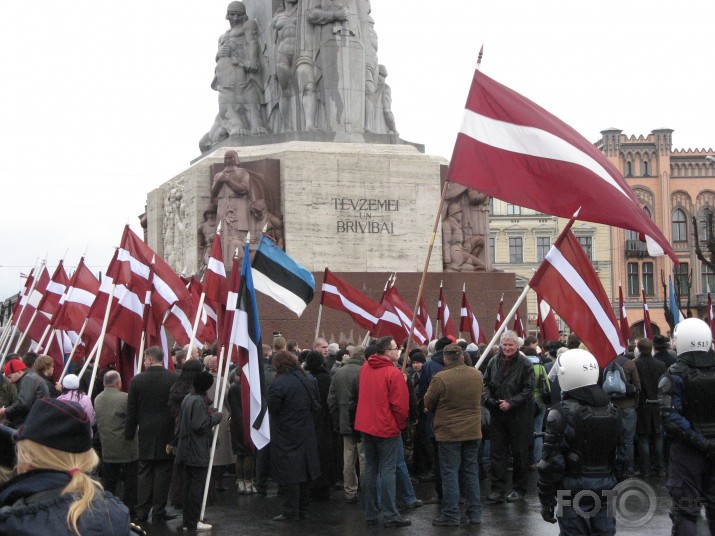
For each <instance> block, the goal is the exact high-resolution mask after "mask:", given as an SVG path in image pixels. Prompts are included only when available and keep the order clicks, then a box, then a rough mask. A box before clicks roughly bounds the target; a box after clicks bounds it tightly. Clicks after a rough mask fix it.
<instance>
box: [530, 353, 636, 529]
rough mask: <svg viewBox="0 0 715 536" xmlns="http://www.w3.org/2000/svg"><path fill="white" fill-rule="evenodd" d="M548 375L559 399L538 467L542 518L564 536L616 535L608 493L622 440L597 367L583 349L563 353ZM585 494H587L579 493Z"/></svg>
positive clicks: (619, 470) (620, 460) (620, 463)
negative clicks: (555, 383) (555, 382)
mask: <svg viewBox="0 0 715 536" xmlns="http://www.w3.org/2000/svg"><path fill="white" fill-rule="evenodd" d="M551 374H552V375H556V376H558V380H559V385H560V386H561V392H562V393H563V400H562V401H561V402H558V403H556V404H554V406H552V408H551V410H550V411H549V414H548V417H547V419H546V433H545V437H544V451H543V454H542V456H541V461H540V462H539V464H538V471H539V482H538V489H539V501H540V502H541V517H543V518H544V520H545V521H549V522H550V523H555V522H556V521H557V519H558V522H559V528H560V529H561V534H562V535H572V534H579V535H581V534H603V535H611V534H615V532H616V520H615V516H614V509H612V508H608V506H607V505H608V500H609V494H608V493H607V492H608V491H610V490H612V489H613V488H614V487H615V486H616V484H617V483H618V479H619V478H620V476H621V475H622V474H623V471H624V469H625V465H626V459H625V456H623V455H622V454H621V456H620V457H619V454H618V453H619V452H621V453H624V452H625V450H624V449H620V450H619V448H618V447H619V445H620V444H621V443H622V442H623V429H622V426H621V423H620V420H619V418H618V408H616V407H615V406H614V405H613V404H611V402H610V400H609V398H608V395H607V394H606V393H604V392H603V390H602V389H601V388H600V387H599V386H598V379H599V367H598V363H597V361H596V359H595V358H594V357H593V355H591V354H590V353H589V352H587V351H586V350H578V349H574V350H569V351H567V352H564V353H563V354H562V355H561V356H559V357H558V358H557V360H556V362H555V363H554V366H553V368H552V371H551ZM557 490H558V496H557ZM584 490H588V493H586V494H584V493H580V492H583V491H584ZM604 492H606V493H604ZM584 512H585V513H584Z"/></svg>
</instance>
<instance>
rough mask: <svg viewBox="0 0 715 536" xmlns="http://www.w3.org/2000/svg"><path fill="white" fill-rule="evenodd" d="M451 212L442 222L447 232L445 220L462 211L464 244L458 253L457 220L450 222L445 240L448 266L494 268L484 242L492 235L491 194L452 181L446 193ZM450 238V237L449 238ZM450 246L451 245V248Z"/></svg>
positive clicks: (445, 257) (471, 269)
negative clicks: (490, 227)
mask: <svg viewBox="0 0 715 536" xmlns="http://www.w3.org/2000/svg"><path fill="white" fill-rule="evenodd" d="M445 201H446V203H447V207H448V209H447V214H446V216H445V218H444V219H443V221H442V228H443V235H444V229H445V222H447V220H448V219H449V216H450V211H451V213H454V214H457V213H459V214H460V215H459V217H458V221H459V224H460V231H461V240H462V247H461V253H460V254H459V255H456V256H457V262H455V254H456V253H457V251H456V248H457V245H456V242H455V241H456V238H455V232H454V231H453V230H452V228H453V227H454V219H453V220H450V221H449V222H448V225H449V226H450V231H449V232H450V234H449V236H445V238H444V240H443V251H444V253H443V256H444V266H445V269H446V270H448V271H482V270H490V269H491V268H490V266H489V263H488V261H487V256H486V251H485V248H484V245H485V244H486V243H487V238H488V236H489V196H488V195H484V194H482V193H480V192H477V191H475V190H470V189H469V188H467V187H466V186H462V185H460V184H457V183H454V182H450V183H449V186H448V187H447V193H446V195H445ZM448 239H449V240H448ZM448 245H449V247H448Z"/></svg>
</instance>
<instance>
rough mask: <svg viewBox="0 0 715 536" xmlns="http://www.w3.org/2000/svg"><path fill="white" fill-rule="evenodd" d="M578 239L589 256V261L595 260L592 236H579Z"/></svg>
mask: <svg viewBox="0 0 715 536" xmlns="http://www.w3.org/2000/svg"><path fill="white" fill-rule="evenodd" d="M577 238H578V243H579V244H581V247H582V248H583V250H584V251H585V252H586V255H587V256H588V258H589V260H593V251H592V247H591V245H592V240H591V237H590V236H579V237H577Z"/></svg>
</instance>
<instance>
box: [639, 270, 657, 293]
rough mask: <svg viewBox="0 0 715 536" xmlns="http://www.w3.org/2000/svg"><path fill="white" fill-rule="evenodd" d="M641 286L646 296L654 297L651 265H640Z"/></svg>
mask: <svg viewBox="0 0 715 536" xmlns="http://www.w3.org/2000/svg"><path fill="white" fill-rule="evenodd" d="M642 270H643V272H642V276H643V279H642V281H641V282H642V284H643V291H644V292H645V295H646V296H655V285H654V284H653V283H654V282H653V263H652V262H644V263H643V265H642Z"/></svg>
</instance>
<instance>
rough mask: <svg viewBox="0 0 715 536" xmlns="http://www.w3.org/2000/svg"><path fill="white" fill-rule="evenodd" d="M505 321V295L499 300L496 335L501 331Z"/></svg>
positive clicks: (495, 323) (495, 325)
mask: <svg viewBox="0 0 715 536" xmlns="http://www.w3.org/2000/svg"><path fill="white" fill-rule="evenodd" d="M503 321H504V293H502V295H501V299H500V300H499V310H498V311H497V319H496V320H495V321H494V333H496V332H497V331H498V330H499V327H500V326H501V323H502V322H503Z"/></svg>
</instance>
